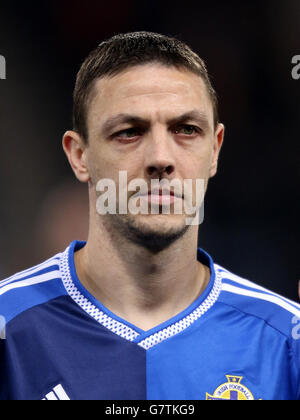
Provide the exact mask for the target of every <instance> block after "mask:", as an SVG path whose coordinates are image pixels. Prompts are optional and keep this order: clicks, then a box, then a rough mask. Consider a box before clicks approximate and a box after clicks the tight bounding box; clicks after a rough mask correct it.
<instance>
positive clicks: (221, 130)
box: [210, 124, 225, 178]
mask: <svg viewBox="0 0 300 420" xmlns="http://www.w3.org/2000/svg"><path fill="white" fill-rule="evenodd" d="M224 134H225V127H224V125H223V124H218V126H217V128H216V131H215V136H214V147H213V156H212V163H211V167H210V178H212V177H213V176H215V175H216V173H217V169H218V161H219V155H220V150H221V147H222V144H223V140H224Z"/></svg>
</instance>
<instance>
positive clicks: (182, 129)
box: [174, 124, 200, 136]
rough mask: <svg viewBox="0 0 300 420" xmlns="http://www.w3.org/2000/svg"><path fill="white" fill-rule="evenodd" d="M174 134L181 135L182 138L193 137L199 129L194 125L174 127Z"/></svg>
mask: <svg viewBox="0 0 300 420" xmlns="http://www.w3.org/2000/svg"><path fill="white" fill-rule="evenodd" d="M174 132H175V134H183V135H184V136H193V135H196V134H199V132H200V129H199V128H198V127H195V126H194V125H189V124H184V125H180V126H179V127H176V128H175V130H174Z"/></svg>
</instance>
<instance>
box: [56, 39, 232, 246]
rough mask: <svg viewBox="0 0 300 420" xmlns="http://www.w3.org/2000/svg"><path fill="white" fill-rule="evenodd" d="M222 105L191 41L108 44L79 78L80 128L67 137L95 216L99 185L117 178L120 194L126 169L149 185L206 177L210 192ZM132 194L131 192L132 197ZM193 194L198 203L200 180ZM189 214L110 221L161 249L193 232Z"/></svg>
mask: <svg viewBox="0 0 300 420" xmlns="http://www.w3.org/2000/svg"><path fill="white" fill-rule="evenodd" d="M217 108H218V107H217V97H216V93H215V91H214V89H213V87H212V85H211V82H210V79H209V76H208V73H207V70H206V67H205V64H204V62H203V61H202V60H201V59H200V58H199V56H198V55H197V54H196V53H194V52H193V51H192V50H191V49H190V48H189V47H188V46H187V45H186V44H184V43H182V42H180V41H178V40H176V39H174V38H169V37H166V36H163V35H159V34H153V33H147V32H136V33H129V34H124V35H117V36H115V37H113V38H111V39H109V40H107V41H105V42H103V43H101V44H100V45H99V46H98V48H96V50H94V51H92V52H91V54H90V55H89V56H88V58H87V59H86V60H85V62H84V63H83V65H82V67H81V69H80V71H79V73H78V76H77V81H76V86H75V91H74V112H73V120H74V128H73V131H69V132H67V133H66V134H65V136H64V149H65V151H66V154H67V156H68V158H69V161H70V163H71V166H72V168H73V170H74V172H75V174H76V176H77V178H78V179H79V180H80V181H82V182H88V183H89V192H90V205H91V218H92V219H94V220H96V218H97V217H99V216H97V215H96V212H95V209H96V202H97V193H96V185H97V183H98V181H99V180H101V179H104V178H105V179H110V180H113V182H114V183H115V185H116V186H117V193H119V189H118V188H119V173H120V171H126V172H127V180H128V184H129V183H130V181H132V180H136V179H143V180H145V181H146V182H147V184H148V185H149V188H150V187H151V186H150V181H151V180H153V179H160V180H161V179H166V180H168V181H172V180H174V179H177V180H180V181H181V182H182V183H183V182H184V180H187V179H192V180H193V181H195V180H196V179H202V180H204V181H205V188H206V186H207V183H208V179H209V178H210V177H212V176H214V174H215V173H216V169H217V162H218V156H219V151H220V148H221V145H222V141H223V133H224V126H223V125H222V124H219V122H218V109H217ZM132 196H133V193H130V192H128V200H129V199H130V198H132ZM192 196H193V198H192V199H193V203H195V183H194V184H193V192H192ZM118 197H119V195H118V194H117V198H118ZM118 204H119V203H117V208H119V207H118ZM93 212H94V213H93ZM108 216H109V215H108ZM185 216H186V215H185V214H184V213H183V214H181V215H177V214H174V213H173V214H171V215H162V214H159V215H153V214H151V215H149V214H148V215H142V214H139V215H133V214H126V215H120V214H116V215H114V216H111V217H110V216H109V217H106V216H105V218H104V219H103V221H105V222H108V223H110V225H111V226H114V227H115V228H116V231H117V232H119V233H122V232H123V233H124V235H126V236H127V237H130V238H132V240H133V241H136V242H137V243H140V244H141V245H144V246H145V247H148V248H149V249H150V248H151V249H160V248H164V247H166V246H168V245H170V244H171V243H172V242H174V241H175V240H176V239H178V238H179V237H181V236H182V235H184V233H185V232H186V231H187V230H188V226H187V225H186V223H185V221H186V217H185Z"/></svg>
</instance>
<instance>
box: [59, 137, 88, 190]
mask: <svg viewBox="0 0 300 420" xmlns="http://www.w3.org/2000/svg"><path fill="white" fill-rule="evenodd" d="M62 145H63V149H64V151H65V154H66V155H67V158H68V160H69V163H70V165H71V167H72V169H73V172H74V174H75V176H76V178H77V179H78V180H79V181H80V182H88V181H89V180H90V174H89V171H88V168H87V165H86V160H87V159H86V149H87V145H86V144H85V143H84V141H83V140H82V138H81V137H80V135H79V134H78V133H76V132H75V131H67V132H66V133H65V135H64V136H63V141H62Z"/></svg>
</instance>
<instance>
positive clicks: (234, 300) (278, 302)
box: [214, 264, 300, 338]
mask: <svg viewBox="0 0 300 420" xmlns="http://www.w3.org/2000/svg"><path fill="white" fill-rule="evenodd" d="M214 266H215V271H216V275H217V276H218V277H219V279H220V281H221V283H222V292H221V295H220V301H221V302H222V303H224V304H226V305H230V306H231V307H234V308H236V309H237V310H239V311H240V312H243V313H245V314H247V315H249V316H253V317H256V318H257V319H260V320H262V321H263V322H265V323H267V324H268V325H269V326H271V327H272V328H274V329H276V330H277V331H279V332H280V333H282V334H283V335H285V336H287V337H288V338H291V336H292V332H293V328H294V327H295V324H297V323H298V322H300V305H299V304H298V303H296V302H293V301H291V300H289V299H287V298H285V297H283V296H281V295H279V294H277V293H274V292H272V291H271V290H268V289H266V288H264V287H262V286H259V285H258V284H256V283H254V282H252V281H249V280H246V279H244V278H242V277H240V276H238V275H236V274H233V273H232V272H230V271H228V270H226V269H225V268H223V267H221V266H219V265H218V264H215V265H214Z"/></svg>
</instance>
